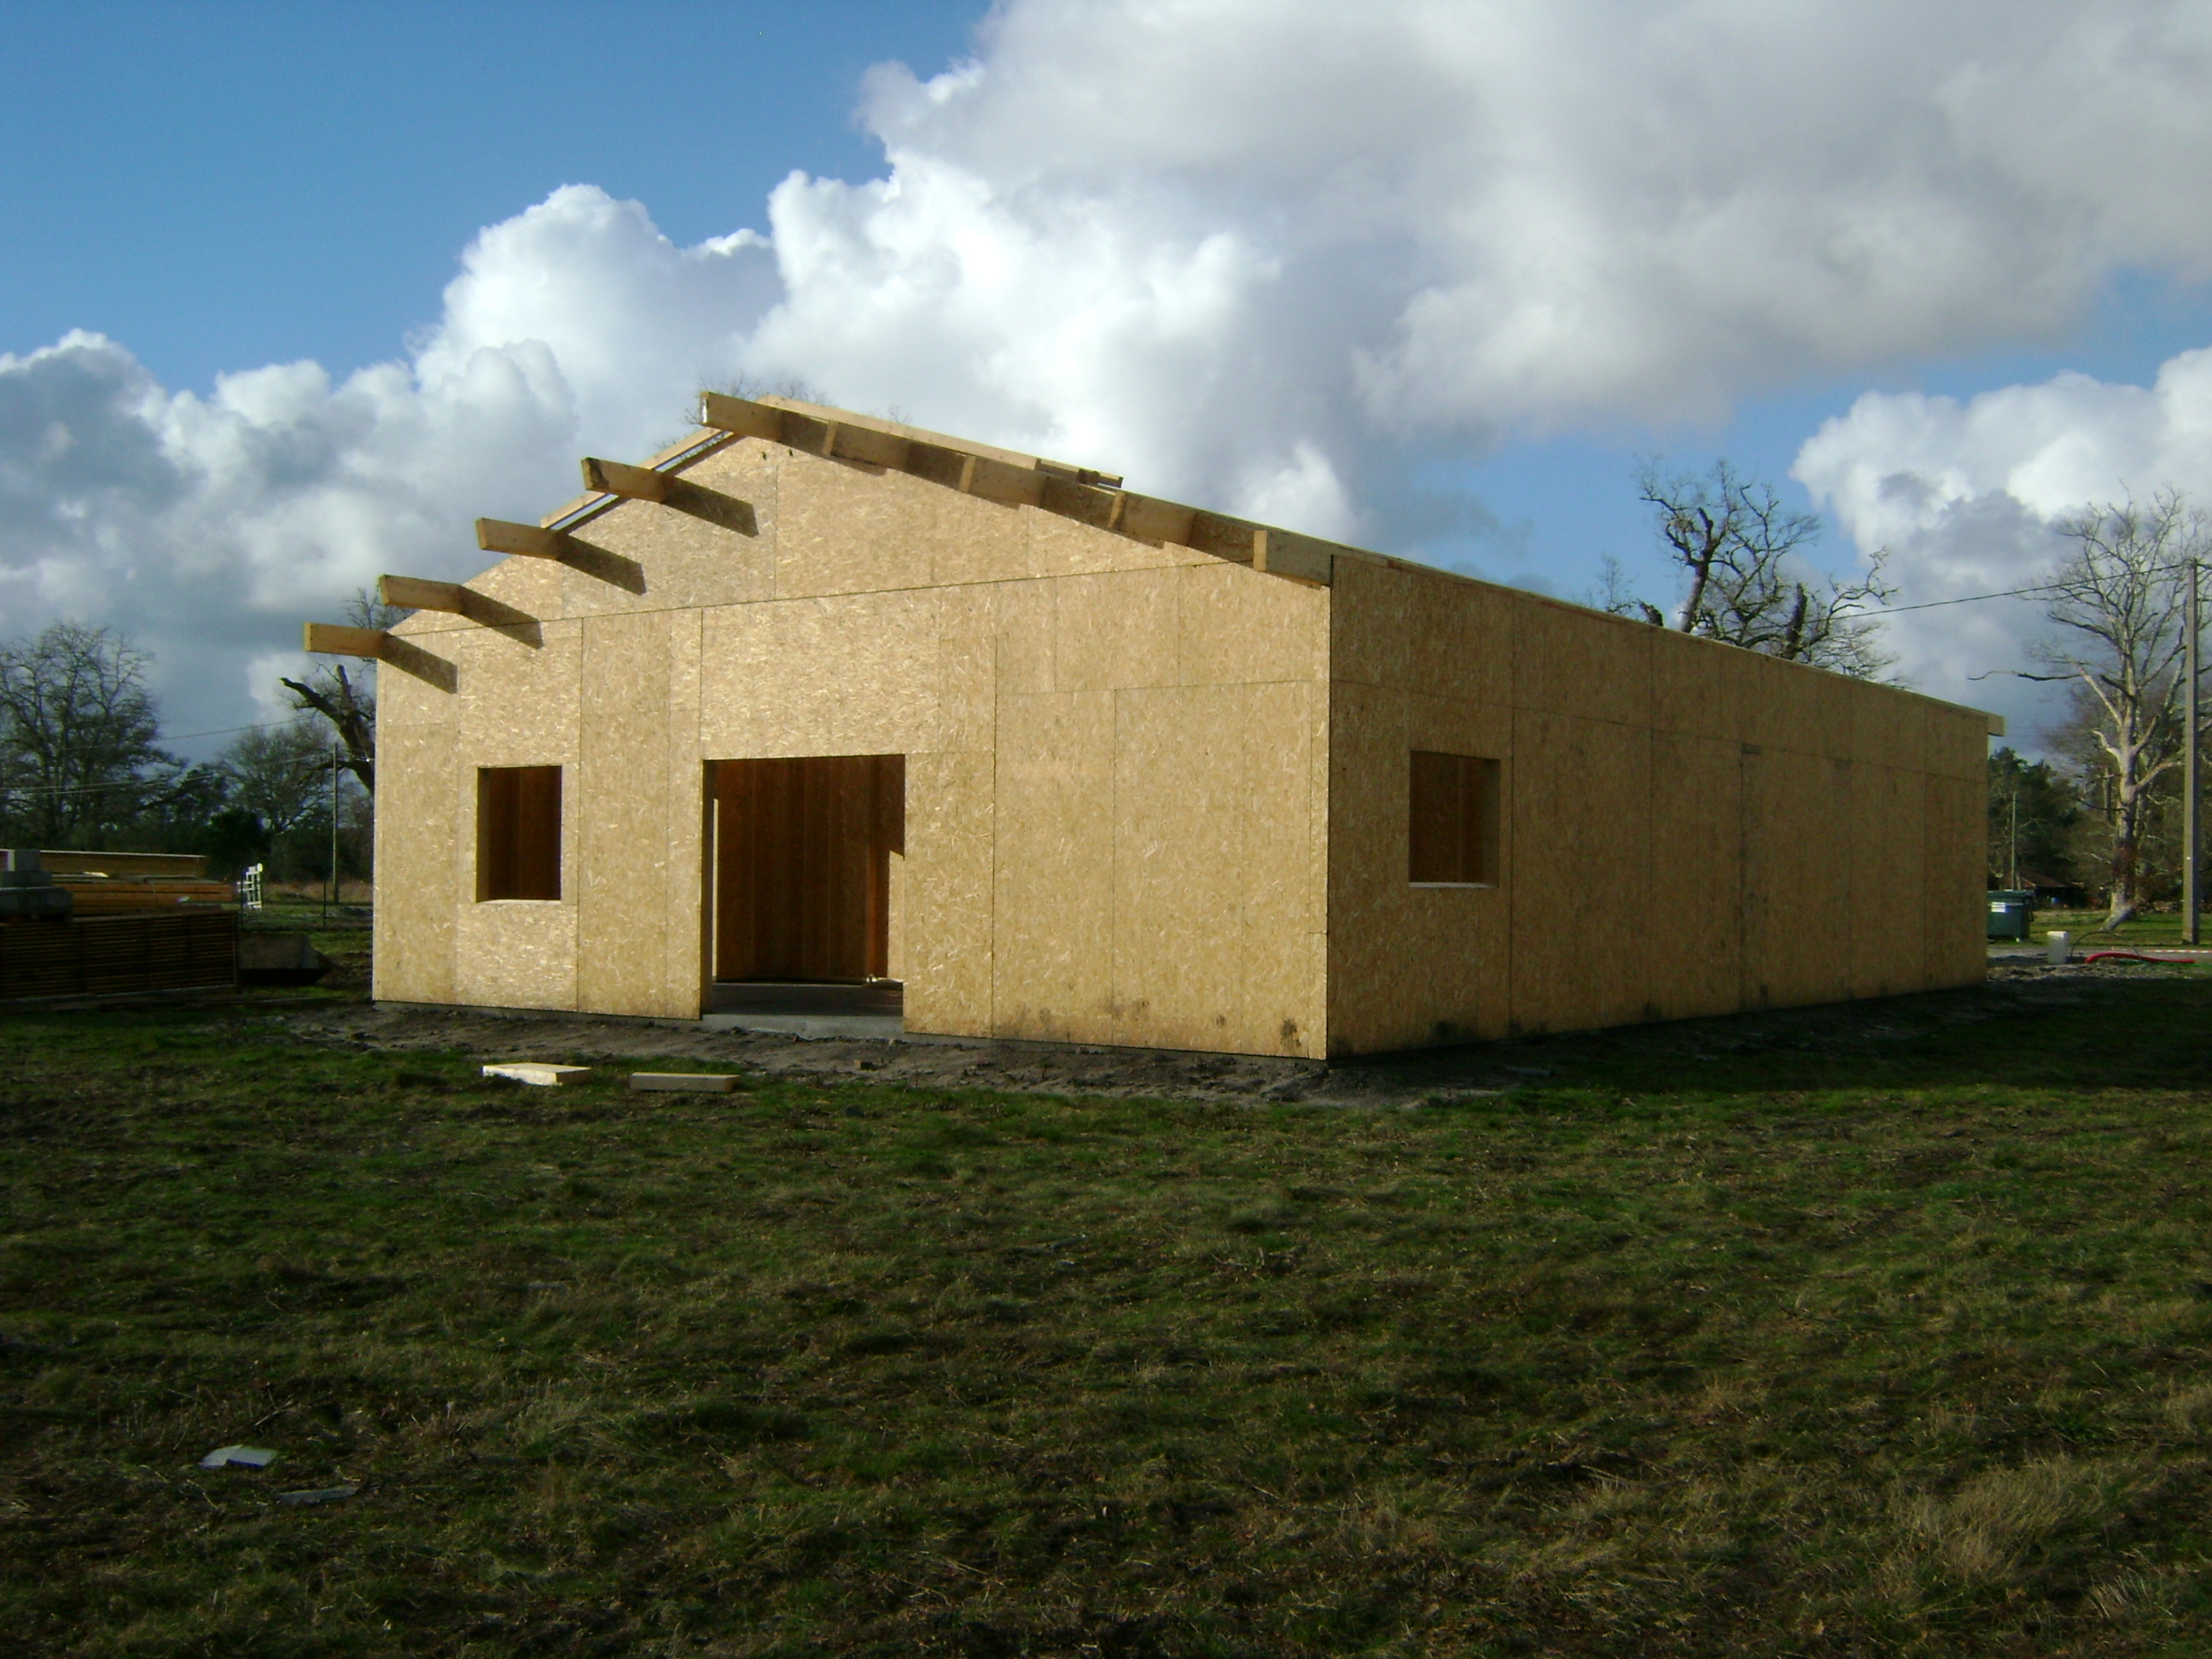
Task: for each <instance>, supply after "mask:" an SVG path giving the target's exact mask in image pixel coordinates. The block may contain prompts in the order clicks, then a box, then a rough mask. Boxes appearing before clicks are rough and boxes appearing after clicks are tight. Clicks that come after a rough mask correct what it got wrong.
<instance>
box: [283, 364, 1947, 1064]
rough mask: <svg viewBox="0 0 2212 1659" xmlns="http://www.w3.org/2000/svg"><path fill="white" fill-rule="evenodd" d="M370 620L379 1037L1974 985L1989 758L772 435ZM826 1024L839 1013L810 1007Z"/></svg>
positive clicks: (899, 455) (1780, 679) (1612, 626)
mask: <svg viewBox="0 0 2212 1659" xmlns="http://www.w3.org/2000/svg"><path fill="white" fill-rule="evenodd" d="M704 412H705V416H706V418H707V420H708V426H707V427H706V428H704V429H702V431H701V433H700V434H699V435H697V436H696V438H695V439H693V440H692V441H689V442H687V443H685V444H683V445H680V446H678V447H676V448H674V449H671V450H670V451H668V452H666V453H664V454H662V455H660V456H659V457H656V458H654V459H653V460H652V461H651V462H649V463H648V464H647V465H645V466H642V467H635V466H624V465H617V464H615V463H612V462H599V461H587V462H586V477H587V480H588V481H589V482H590V483H592V484H593V485H594V486H595V487H594V489H592V492H591V493H589V494H587V495H586V496H584V497H583V498H582V499H580V500H579V501H575V502H574V503H571V504H570V505H568V506H567V507H562V508H561V509H560V510H559V511H557V512H556V513H553V514H551V515H550V516H549V517H548V518H547V519H545V520H544V521H543V522H542V523H540V524H538V525H535V526H523V525H505V524H499V523H494V522H489V521H487V522H485V523H484V524H483V525H482V526H480V532H481V537H480V539H482V541H483V543H484V544H485V545H486V546H487V547H489V548H491V549H493V550H499V551H502V552H504V553H506V554H507V556H506V557H504V558H503V559H501V562H498V563H496V564H495V565H494V566H493V567H492V568H489V570H487V571H485V572H484V573H483V574H482V575H480V576H478V577H476V578H474V579H472V580H471V581H469V582H467V583H466V584H460V585H454V584H447V583H441V582H428V581H420V580H407V579H404V578H392V579H387V585H386V597H387V598H388V599H391V600H392V602H393V603H396V604H400V605H413V606H416V607H419V608H418V609H416V611H415V614H414V615H412V616H411V617H408V618H407V619H406V620H405V621H404V622H402V623H399V624H398V626H396V627H395V628H393V629H391V630H390V631H389V632H370V631H368V630H358V629H328V628H323V627H321V626H319V625H311V627H310V629H309V645H310V647H311V648H317V649H325V650H331V651H337V652H343V653H357V654H365V655H374V656H376V657H378V658H379V659H380V660H381V661H382V662H383V664H384V665H385V666H386V669H387V671H386V672H385V673H384V674H383V675H382V676H381V679H380V722H381V730H380V736H379V743H378V750H379V758H378V791H377V793H378V800H377V814H376V825H377V847H376V870H377V877H378V879H377V904H376V920H375V928H376V932H375V994H376V995H377V996H378V997H379V998H380V999H381V1000H392V1001H399V1002H405V1003H421V1004H441V1005H445V1004H460V1005H470V1006H493V1007H513V1008H534V1009H563V1010H578V1011H585V1012H599V1013H605V1014H619V1015H632V1016H646V1017H652V1018H664V1019H689V1018H698V1017H700V1016H701V1015H702V1014H705V1013H709V1012H712V1011H713V1010H714V1008H716V1007H717V1006H748V1004H749V1001H750V1003H751V1004H754V1005H757V1004H759V1002H760V1000H761V999H763V998H765V997H772V996H773V995H774V994H793V993H792V991H791V987H848V993H849V994H850V995H852V996H854V997H856V998H860V999H872V1004H871V1006H881V1007H885V1008H896V1009H899V1010H901V1011H902V1013H903V1018H904V1023H905V1027H906V1029H907V1030H910V1031H915V1032H930V1033H941V1034H945V1035H948V1036H1000V1037H1015V1038H1035V1039H1047V1040H1054V1041H1060V1042H1078V1043H1109V1044H1127V1045H1135V1046H1142V1047H1160V1048H1196V1049H1216V1050H1225V1051H1232V1052H1238V1053H1246V1054H1283V1055H1304V1056H1310V1057H1321V1056H1337V1055H1348V1054H1364V1053H1373V1052H1377V1051H1384V1050H1391V1049H1398V1048H1409V1047H1414V1046H1419V1045H1422V1044H1431V1043H1442V1042H1463V1041H1467V1040H1469V1039H1473V1038H1484V1037H1493V1036H1505V1035H1507V1034H1509V1033H1515V1032H1534V1031H1545V1030H1566V1029H1571V1028H1576V1027H1589V1026H1601V1025H1607V1024H1620V1023H1624V1022H1629V1021H1636V1020H1645V1019H1662V1018H1680V1017H1683V1016H1689V1015H1698V1014H1712V1013H1721V1012H1729V1011H1731V1010H1737V1009H1745V1008H1758V1007H1769V1006H1789V1005H1799V1004H1808V1003H1818V1002H1828V1001H1836V1000H1844V999H1848V998H1853V997H1866V996H1881V995H1888V994H1896V993H1899V992H1906V991H1919V990H1926V989H1932V988H1935V987H1946V986H1957V985H1963V984H1967V983H1971V982H1973V981H1977V980H1978V979H1979V978H1980V977H1981V975H1982V973H1983V964H1984V940H1983V926H1982V917H1983V914H1984V904H1983V901H1982V894H1983V872H1982V863H1983V859H1984V841H1985V839H1986V826H1985V824H1984V799H1983V796H1984V759H1985V754H1986V749H1987V741H1986V739H1987V736H1988V734H1989V732H1990V729H1991V722H1990V719H1989V717H1987V716H1985V715H1984V714H1981V713H1979V712H1978V711H1975V710H1972V709H1968V708H1960V707H1957V706H1954V705H1952V704H1948V703H1944V702H1937V701H1936V700H1934V699H1931V698H1928V697H1923V696H1917V695H1916V694H1914V693H1912V692H1910V691H1905V690H1899V689H1897V688H1895V687H1892V686H1884V685H1877V684H1869V683H1867V682H1864V681H1860V680H1855V679H1850V678H1843V677H1841V676H1838V675H1835V674H1832V673H1828V672H1825V671H1820V670H1818V669H1814V668H1808V667H1805V666H1802V665H1795V664H1790V663H1785V662H1781V661H1778V660H1776V659H1772V658H1770V657H1765V656H1761V655H1757V654H1754V653H1749V652H1746V651H1741V650H1738V649H1735V648H1734V647H1729V646H1725V645H1721V644H1717V643H1714V642H1711V641H1705V640H1701V639H1697V638H1692V637H1688V636H1686V635H1681V634H1678V633H1673V632H1669V631H1667V630H1664V629H1656V628H1653V627H1650V626H1649V625H1647V624H1644V623H1636V622H1629V621H1626V620H1624V619H1621V618H1618V617H1610V616H1606V615H1603V614H1601V613H1598V612H1595V611H1589V610H1585V609H1582V608H1580V607H1577V606H1574V605H1565V604H1561V603H1559V602H1557V601H1555V600H1552V599H1546V598H1543V597H1541V596H1539V595H1536V594H1533V593H1528V592H1521V591H1518V590H1515V589H1510V588H1504V587H1498V586H1492V585H1490V584H1488V583H1485V582H1480V581H1475V580H1469V579H1468V578H1465V577H1462V576H1458V575H1454V574H1449V573H1446V572H1443V571H1440V570H1435V569H1430V568H1424V567H1422V566H1420V565H1418V564H1413V563H1409V562H1406V561H1404V560H1400V559H1392V558H1386V557H1383V556H1378V555H1376V554H1372V553H1367V552H1363V551H1360V550H1356V549H1352V548H1348V547H1342V546H1337V545H1333V544H1328V543H1324V542H1321V541H1317V540H1315V539H1313V538H1309V537H1304V536H1300V535H1296V534H1293V533H1290V532H1284V531H1280V530H1278V529H1275V528H1273V527H1270V526H1261V525H1256V524H1252V523H1249V522H1246V521H1243V520H1235V519H1231V518H1228V517H1225V516H1223V515H1220V514H1217V513H1208V512H1205V511H1202V510H1197V509H1193V508H1190V507H1182V506H1178V505H1176V504H1174V503H1171V502H1166V501H1157V500H1152V499H1150V498H1146V497H1144V496H1140V495H1134V494H1132V493H1130V492H1127V491H1126V490H1124V489H1122V488H1121V481H1120V480H1119V479H1117V478H1115V477H1110V476H1108V475H1103V474H1099V473H1096V472H1091V471H1084V470H1081V469H1079V468H1076V467H1072V466H1065V465H1058V464H1056V463H1053V462H1049V461H1044V460H1040V459H1036V458H1034V457H1030V456H1023V455H1015V454H1011V453H1006V452H1004V451H1000V450H996V449H994V448H991V447H987V446H984V445H980V444H973V443H968V442H963V441H959V440H957V439H951V438H947V437H944V436H940V435H934V434H930V433H924V432H920V431H916V430H915V429H913V428H908V427H904V426H900V425H897V424H895V423H893V422H886V421H880V420H874V419H870V418H868V417H866V416H859V415H855V414H852V413H850V412H848V411H845V410H831V409H824V408H819V407H814V406H811V405H805V404H795V403H791V402H788V401H784V400H779V399H774V398H770V399H765V400H763V401H760V402H750V401H746V400H744V399H738V398H720V397H715V398H708V400H707V406H706V409H705V411H704ZM825 994H826V993H825Z"/></svg>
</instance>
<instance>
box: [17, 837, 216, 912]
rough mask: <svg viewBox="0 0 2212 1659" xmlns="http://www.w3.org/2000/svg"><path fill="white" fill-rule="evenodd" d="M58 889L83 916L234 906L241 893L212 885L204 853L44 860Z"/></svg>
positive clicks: (54, 853)
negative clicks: (66, 893)
mask: <svg viewBox="0 0 2212 1659" xmlns="http://www.w3.org/2000/svg"><path fill="white" fill-rule="evenodd" d="M39 856H40V860H41V862H42V863H43V864H44V865H45V866H46V873H47V874H49V875H51V876H52V878H54V884H55V885H57V886H59V887H65V888H67V889H68V890H69V892H70V896H71V898H72V899H74V900H75V906H74V908H75V910H76V914H77V915H81V916H106V915H117V914H118V913H136V912H138V911H142V910H167V909H173V908H175V907H176V906H178V905H179V904H235V903H236V902H238V891H237V889H235V888H234V887H233V886H232V885H231V884H230V883H228V882H227V881H210V880H209V879H208V872H207V866H208V861H207V858H206V856H205V855H204V854H199V853H94V852H82V851H76V850H69V851H59V850H48V851H44V852H41V853H40V855H39Z"/></svg>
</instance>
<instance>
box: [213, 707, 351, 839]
mask: <svg viewBox="0 0 2212 1659" xmlns="http://www.w3.org/2000/svg"><path fill="white" fill-rule="evenodd" d="M216 767H217V768H218V769H220V770H221V771H222V774H223V775H224V776H225V777H227V778H228V780H229V781H230V795H229V800H230V804H231V805H234V806H237V807H240V808H241V809H243V810H244V811H248V812H251V813H252V814H253V816H254V817H256V818H258V819H259V820H260V823H261V826H262V829H263V830H264V832H265V833H266V834H267V835H268V836H270V837H272V838H273V837H276V836H282V835H284V834H286V833H287V832H289V830H291V829H295V827H297V826H298V824H299V823H301V820H302V819H304V818H306V817H307V816H308V815H309V814H310V813H312V812H313V811H314V810H315V809H316V808H317V807H318V806H319V805H321V804H322V803H323V801H324V799H325V797H327V796H328V795H329V793H330V773H331V747H330V743H329V740H328V739H327V738H325V737H324V736H323V735H322V733H321V732H319V730H318V729H317V728H316V726H315V725H314V724H313V722H311V721H309V720H305V719H301V720H294V721H292V722H291V723H290V724H289V725H285V726H258V727H256V728H254V729H253V730H252V731H249V732H241V733H240V735H239V736H238V737H237V738H234V739H233V740H232V741H231V743H230V744H228V745H227V746H226V747H225V748H224V750H223V751H222V754H221V755H219V756H218V757H216Z"/></svg>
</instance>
